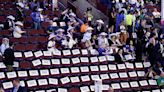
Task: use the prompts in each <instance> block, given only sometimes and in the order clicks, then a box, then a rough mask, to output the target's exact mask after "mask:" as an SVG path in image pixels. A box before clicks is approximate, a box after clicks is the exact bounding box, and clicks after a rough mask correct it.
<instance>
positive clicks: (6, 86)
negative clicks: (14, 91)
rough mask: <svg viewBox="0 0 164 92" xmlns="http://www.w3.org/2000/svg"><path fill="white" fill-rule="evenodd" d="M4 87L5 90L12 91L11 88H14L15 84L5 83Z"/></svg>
mask: <svg viewBox="0 0 164 92" xmlns="http://www.w3.org/2000/svg"><path fill="white" fill-rule="evenodd" d="M2 86H3V89H5V90H6V89H11V88H13V83H12V82H10V81H9V82H3V83H2Z"/></svg>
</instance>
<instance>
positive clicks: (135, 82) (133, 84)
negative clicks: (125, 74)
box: [130, 81, 139, 88]
mask: <svg viewBox="0 0 164 92" xmlns="http://www.w3.org/2000/svg"><path fill="white" fill-rule="evenodd" d="M130 86H131V87H132V88H135V87H139V84H138V82H137V81H132V82H130Z"/></svg>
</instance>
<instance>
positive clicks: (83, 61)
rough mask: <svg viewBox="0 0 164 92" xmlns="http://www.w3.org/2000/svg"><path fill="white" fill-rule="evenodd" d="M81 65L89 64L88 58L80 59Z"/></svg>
mask: <svg viewBox="0 0 164 92" xmlns="http://www.w3.org/2000/svg"><path fill="white" fill-rule="evenodd" d="M80 60H81V62H82V63H89V59H88V57H80Z"/></svg>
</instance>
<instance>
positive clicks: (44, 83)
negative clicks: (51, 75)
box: [37, 79, 48, 88]
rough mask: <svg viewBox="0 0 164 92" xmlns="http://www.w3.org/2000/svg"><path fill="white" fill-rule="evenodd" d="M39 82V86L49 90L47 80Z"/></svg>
mask: <svg viewBox="0 0 164 92" xmlns="http://www.w3.org/2000/svg"><path fill="white" fill-rule="evenodd" d="M37 82H38V86H39V87H41V88H47V86H48V81H47V79H38V80H37Z"/></svg>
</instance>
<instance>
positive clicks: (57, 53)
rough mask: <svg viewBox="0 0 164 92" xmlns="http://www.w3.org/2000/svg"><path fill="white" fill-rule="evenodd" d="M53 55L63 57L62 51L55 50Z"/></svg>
mask: <svg viewBox="0 0 164 92" xmlns="http://www.w3.org/2000/svg"><path fill="white" fill-rule="evenodd" d="M52 53H53V55H55V56H61V51H59V50H55V51H53V52H52Z"/></svg>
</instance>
